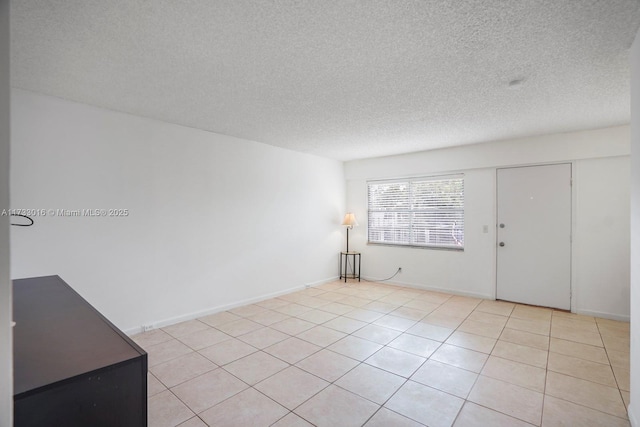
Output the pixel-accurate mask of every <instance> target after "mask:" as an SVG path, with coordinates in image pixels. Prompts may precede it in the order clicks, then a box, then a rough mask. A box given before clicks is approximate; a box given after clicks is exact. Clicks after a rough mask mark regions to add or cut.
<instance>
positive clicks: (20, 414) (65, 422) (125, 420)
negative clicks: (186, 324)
mask: <svg viewBox="0 0 640 427" xmlns="http://www.w3.org/2000/svg"><path fill="white" fill-rule="evenodd" d="M13 319H14V321H15V322H16V325H15V327H14V328H13V363H14V384H13V386H14V425H15V427H26V426H29V427H31V426H65V427H71V426H82V427H86V426H105V427H107V426H108V427H114V426H122V427H128V426H136V427H139V426H146V425H147V354H146V352H145V351H144V350H143V349H141V348H140V347H139V346H138V345H136V344H135V343H134V342H133V341H132V340H131V339H129V337H127V336H126V335H125V334H124V333H123V332H121V331H120V330H119V329H118V328H116V327H115V326H114V325H113V324H112V323H111V322H109V321H108V320H107V319H106V318H105V317H104V316H102V315H101V314H100V313H99V312H98V311H97V310H96V309H94V308H93V307H92V306H91V305H90V304H89V303H88V302H87V301H85V300H84V299H83V298H82V297H81V296H80V295H79V294H78V293H76V292H75V291H74V290H73V289H72V288H71V287H70V286H69V285H68V284H67V283H65V282H64V281H63V280H62V279H61V278H60V277H58V276H46V277H36V278H29V279H19V280H14V281H13Z"/></svg>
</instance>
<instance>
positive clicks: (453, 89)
mask: <svg viewBox="0 0 640 427" xmlns="http://www.w3.org/2000/svg"><path fill="white" fill-rule="evenodd" d="M11 8H12V10H11V19H12V21H11V25H12V28H11V32H12V57H11V59H12V85H13V86H14V87H17V88H23V89H27V90H31V91H36V92H40V93H44V94H48V95H53V96H58V97H61V98H66V99H69V100H74V101H79V102H83V103H88V104H93V105H96V106H101V107H105V108H109V109H113V110H117V111H123V112H127V113H132V114H136V115H140V116H145V117H151V118H155V119H159V120H163V121H167V122H172V123H178V124H181V125H185V126H191V127H194V128H199V129H205V130H209V131H213V132H217V133H222V134H227V135H232V136H236V137H241V138H246V139H251V140H255V141H259V142H263V143H267V144H271V145H275V146H280V147H285V148H289V149H293V150H297V151H302V152H307V153H312V154H317V155H321V156H326V157H331V158H335V159H341V160H351V159H358V158H367V157H375V156H382V155H390V154H398V153H406V152H412V151H420V150H428V149H434V148H440V147H447V146H453V145H461V144H470V143H476V142H483V141H489V140H497V139H505V138H513V137H521V136H529V135H536V134H546V133H553V132H562V131H570V130H578V129H589V128H597V127H605V126H611V125H618V124H622V123H628V122H629V102H630V101H629V86H630V85H629V78H630V77H629V76H630V72H629V65H628V58H627V53H628V49H629V47H630V46H631V43H632V42H633V38H634V36H635V34H636V31H637V29H638V26H639V25H640V1H638V0H606V1H604V0H603V1H597V0H595V1H594V0H590V1H587V0H582V1H578V0H537V1H534V0H524V1H505V0H470V1H460V0H448V1H428V0H413V1H411V0H386V1H385V0H315V1H310V0H309V1H304V0H288V1H286V0H215V1H213V0H188V1H175V0H47V1H45V0H19V1H12V3H11ZM514 80H520V81H521V82H520V83H519V84H510V82H513V81H514Z"/></svg>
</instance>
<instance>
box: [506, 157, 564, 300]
mask: <svg viewBox="0 0 640 427" xmlns="http://www.w3.org/2000/svg"><path fill="white" fill-rule="evenodd" d="M497 173H498V176H497V185H498V189H497V197H498V210H497V212H498V218H497V223H498V232H497V241H498V248H497V298H498V299H501V300H506V301H513V302H520V303H524V304H531V305H540V306H545V307H555V308H561V309H565V310H569V309H571V165H570V164H558V165H545V166H531V167H517V168H506V169H498V171H497Z"/></svg>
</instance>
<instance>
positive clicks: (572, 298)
mask: <svg viewBox="0 0 640 427" xmlns="http://www.w3.org/2000/svg"><path fill="white" fill-rule="evenodd" d="M552 165H570V166H571V207H570V209H571V239H570V242H569V251H570V253H569V307H570V308H569V311H570V312H571V313H575V312H576V311H575V307H576V298H577V295H576V286H575V281H576V277H575V275H574V274H573V272H574V271H575V267H576V266H575V262H576V261H575V259H576V257H575V256H574V251H575V246H574V244H575V235H576V209H575V207H576V206H577V191H576V183H577V180H576V178H577V177H578V167H577V164H576V161H575V160H566V161H557V162H544V163H526V164H521V165H509V166H498V167H496V168H495V174H494V179H495V182H494V186H493V189H494V201H495V203H494V213H493V218H494V232H493V235H494V244H493V257H494V260H495V263H494V265H493V273H494V274H493V277H494V281H493V282H494V286H493V299H494V300H498V299H497V297H498V243H499V242H498V170H500V169H516V168H530V167H536V166H552ZM555 310H557V309H555Z"/></svg>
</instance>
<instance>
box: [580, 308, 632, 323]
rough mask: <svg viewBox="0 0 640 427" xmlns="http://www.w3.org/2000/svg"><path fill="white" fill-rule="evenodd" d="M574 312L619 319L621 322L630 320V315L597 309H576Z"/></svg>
mask: <svg viewBox="0 0 640 427" xmlns="http://www.w3.org/2000/svg"><path fill="white" fill-rule="evenodd" d="M573 312H574V313H576V314H583V315H585V316H593V317H601V318H603V319H611V320H618V321H621V322H628V321H629V319H630V317H629V315H623V314H613V313H605V312H602V311H595V310H582V309H576V310H574V311H573Z"/></svg>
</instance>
